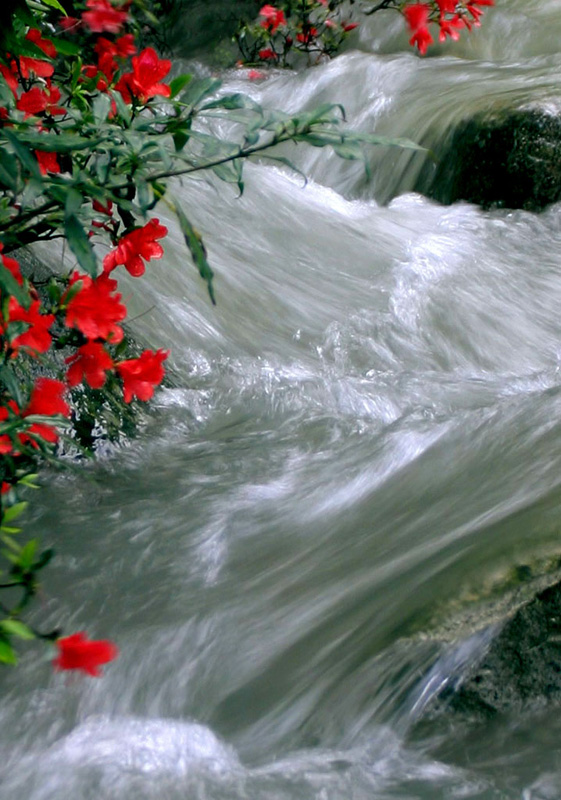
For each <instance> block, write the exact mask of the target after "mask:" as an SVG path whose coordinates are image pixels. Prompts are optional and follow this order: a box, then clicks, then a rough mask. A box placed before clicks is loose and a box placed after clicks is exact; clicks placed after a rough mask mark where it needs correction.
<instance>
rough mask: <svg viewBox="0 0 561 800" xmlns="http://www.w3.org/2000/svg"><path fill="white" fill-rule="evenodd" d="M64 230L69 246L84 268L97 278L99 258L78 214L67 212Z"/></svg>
mask: <svg viewBox="0 0 561 800" xmlns="http://www.w3.org/2000/svg"><path fill="white" fill-rule="evenodd" d="M64 232H65V235H66V239H67V241H68V246H69V247H70V249H71V250H72V252H73V253H74V255H75V256H76V259H77V261H78V264H79V265H80V266H81V267H82V269H83V270H84V271H85V272H87V273H88V275H91V276H92V278H95V277H96V275H97V260H96V257H95V253H94V251H93V248H92V246H91V244H90V240H89V239H88V236H87V234H86V231H85V230H84V228H83V227H82V223H81V222H80V220H79V219H78V217H77V216H76V214H72V213H71V214H65V216H64Z"/></svg>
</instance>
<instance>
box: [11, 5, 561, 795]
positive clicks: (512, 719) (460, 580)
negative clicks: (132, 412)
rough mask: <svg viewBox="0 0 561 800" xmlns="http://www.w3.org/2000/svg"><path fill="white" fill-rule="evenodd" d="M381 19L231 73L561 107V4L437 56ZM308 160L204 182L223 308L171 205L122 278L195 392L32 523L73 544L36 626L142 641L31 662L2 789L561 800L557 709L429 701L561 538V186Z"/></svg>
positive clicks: (448, 119) (397, 131)
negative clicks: (137, 263)
mask: <svg viewBox="0 0 561 800" xmlns="http://www.w3.org/2000/svg"><path fill="white" fill-rule="evenodd" d="M377 16H378V15H375V16H374V17H371V18H369V20H368V21H367V22H365V24H364V25H363V27H362V29H361V31H360V34H357V35H356V39H355V40H354V43H353V44H354V46H355V47H356V49H349V50H348V51H347V52H345V53H343V54H342V55H340V56H339V57H337V58H335V59H334V60H333V61H331V62H330V63H328V64H325V65H323V66H319V67H316V68H314V69H309V70H306V71H304V72H300V73H295V74H292V73H272V74H271V76H270V77H269V78H268V79H267V80H265V81H263V82H262V83H248V82H247V80H246V79H245V78H244V77H243V76H242V74H241V73H240V72H236V71H234V72H232V73H226V75H225V76H224V78H225V89H224V90H225V91H246V92H249V93H251V94H252V96H254V97H255V98H256V99H257V100H258V101H259V102H261V103H263V104H265V105H269V106H274V107H278V108H284V109H286V110H288V111H296V110H298V109H301V108H312V107H314V105H317V104H319V103H320V102H325V101H331V102H342V103H343V104H344V105H345V107H346V110H347V114H348V117H349V120H350V123H351V125H354V126H355V127H358V128H361V129H363V130H376V131H377V132H379V133H383V134H385V135H393V136H404V137H407V138H410V139H414V140H416V141H421V142H422V143H423V144H425V145H427V146H432V145H434V144H435V143H436V142H437V141H438V139H439V137H440V136H441V135H442V134H443V133H444V132H445V131H446V130H447V129H448V128H449V127H450V126H453V125H454V123H457V122H459V121H460V120H462V119H464V118H466V116H469V115H470V114H472V113H478V112H480V111H482V110H485V109H487V108H489V107H492V106H493V105H494V104H498V105H502V106H504V105H505V104H511V105H512V106H515V107H521V106H525V105H526V106H527V105H531V104H534V103H537V104H539V105H540V106H541V107H546V108H547V109H549V111H550V112H551V111H558V110H559V108H560V107H561V105H560V104H561V80H560V74H561V69H560V67H561V53H560V50H559V42H560V41H561V14H560V13H559V9H558V2H557V0H551V1H550V2H546V0H540V2H537V0H533V2H532V0H503V2H497V7H496V8H495V9H489V10H488V12H487V13H486V19H485V20H484V23H483V25H482V28H481V30H479V31H477V32H475V33H474V34H473V35H471V36H466V37H464V41H462V42H459V43H453V44H451V45H450V46H448V47H447V48H446V49H445V50H444V49H442V50H440V51H438V54H437V55H435V56H434V57H430V58H425V59H419V58H418V56H417V55H416V54H414V53H412V52H411V51H410V48H409V47H408V45H407V42H406V38H405V34H404V33H403V32H402V31H401V29H400V28H399V25H400V24H401V23H400V21H399V20H398V19H397V18H396V19H395V20H394V18H393V17H392V18H391V19H390V18H389V17H388V18H387V19H388V22H387V24H381V22H380V20H378V21H376V17H377ZM398 23H399V24H398ZM215 124H217V123H215ZM287 152H288V154H289V155H290V157H291V158H293V159H294V160H295V161H296V163H297V164H298V166H299V167H300V168H301V169H302V170H303V171H305V172H306V173H307V174H308V175H309V176H310V180H309V181H308V183H307V184H306V185H304V184H303V181H302V179H301V177H300V176H298V175H297V174H294V173H290V172H289V171H287V170H285V169H280V168H278V167H275V166H271V165H267V164H266V163H260V164H251V165H248V166H247V169H246V189H245V192H244V194H243V196H242V197H237V196H236V192H235V191H234V189H233V188H232V187H230V186H226V185H224V184H219V183H217V182H214V181H210V182H209V181H206V180H198V181H189V182H187V181H184V183H183V184H182V185H181V186H178V187H177V189H176V192H177V195H178V197H179V199H180V202H181V203H182V204H183V205H184V207H185V210H186V212H187V213H188V214H189V216H190V217H191V218H192V220H193V222H194V224H195V225H196V226H197V228H198V229H199V230H200V231H201V232H202V234H203V235H204V238H205V242H206V244H207V247H208V251H209V258H210V261H211V263H212V266H213V268H214V270H215V272H216V283H215V287H216V294H217V300H218V305H217V307H216V308H214V307H212V305H211V304H210V302H209V299H208V296H207V295H206V289H205V286H204V284H203V283H202V282H201V281H200V279H199V278H198V276H197V275H196V271H195V269H194V267H193V265H192V263H191V261H190V259H189V258H188V256H187V255H186V251H185V248H184V245H183V244H182V241H181V236H180V234H179V231H178V229H177V226H176V225H175V224H174V223H173V221H172V220H171V219H170V220H166V224H168V225H169V227H170V235H169V237H168V240H167V245H166V255H165V258H164V259H163V260H162V261H158V262H153V263H151V264H150V265H149V267H148V269H147V275H146V276H145V278H144V279H143V280H141V281H138V282H135V281H132V280H130V281H129V282H128V283H127V284H126V287H125V288H124V289H123V293H124V294H125V295H127V296H128V295H129V294H130V295H131V300H130V307H131V316H133V317H135V316H136V317H137V319H136V321H135V322H134V323H133V326H132V330H133V332H134V334H135V335H136V336H137V337H138V338H139V340H140V341H144V342H145V343H146V344H147V345H148V346H151V347H164V348H169V349H170V350H171V356H170V362H171V385H170V386H169V387H168V388H165V389H163V390H161V391H160V392H159V393H158V394H157V398H156V400H155V402H154V404H153V408H152V409H151V410H150V411H149V413H148V414H147V418H146V422H145V425H144V426H143V428H142V430H141V432H140V435H139V436H138V437H137V438H136V439H135V440H134V441H131V442H130V443H128V444H127V445H126V446H125V447H123V448H120V449H118V450H116V451H115V450H112V451H108V452H106V453H104V452H102V453H101V454H100V458H99V460H98V461H97V463H95V464H93V465H90V466H85V467H84V468H83V469H81V470H79V471H77V472H75V473H72V474H70V475H53V476H49V478H48V481H46V484H47V485H46V487H45V488H44V489H42V490H41V492H40V493H38V497H37V498H34V503H33V512H32V514H33V518H32V520H31V522H30V525H29V530H30V532H32V533H34V534H37V535H40V536H41V537H42V540H43V542H45V543H46V544H47V543H48V544H54V545H55V546H56V550H57V558H56V559H55V561H54V562H53V565H52V566H50V567H49V569H48V570H47V571H46V572H45V576H44V579H45V586H44V593H43V595H42V598H41V599H40V601H39V603H38V606H40V608H38V609H37V612H36V614H37V619H40V620H41V624H42V625H43V626H44V627H45V628H47V627H48V626H49V625H51V626H55V625H59V624H62V625H63V627H64V629H65V630H69V631H71V630H81V629H87V630H88V632H89V633H90V635H92V636H97V637H108V638H111V639H113V640H115V641H116V642H117V643H118V645H119V647H120V650H121V655H120V658H119V659H118V660H117V661H115V662H114V663H113V664H111V665H110V666H108V668H107V669H106V674H105V676H104V677H103V678H102V679H99V680H90V679H72V680H69V679H67V678H66V677H65V676H62V675H60V674H53V672H52V668H51V665H50V663H49V661H48V660H43V661H37V654H36V651H35V650H33V652H31V648H30V650H29V653H28V654H26V655H24V657H23V659H22V662H21V665H20V667H19V668H18V669H17V670H15V671H8V670H6V671H4V672H3V673H2V675H1V682H2V696H3V701H2V704H1V706H0V747H1V752H2V759H1V761H2V763H1V765H0V798H1V800H15V798H20V800H59V798H60V799H62V798H72V800H86V799H89V798H94V797H95V798H96V800H101V798H103V800H106V799H107V800H112V799H113V798H119V800H138V799H142V800H144V798H146V800H152V799H154V800H156V798H157V800H351V798H352V800H386V798H400V799H401V800H406V798H407V800H409V799H410V798H411V799H414V800H417V798H418V799H419V800H421V799H422V800H434V798H484V799H485V800H499V799H503V798H504V800H513V799H514V798H522V800H542V799H543V800H546V798H547V799H548V800H552V799H553V798H555V799H557V798H559V797H561V750H560V746H559V741H560V734H561V722H560V715H559V711H558V707H555V706H550V705H545V706H542V707H539V708H536V709H534V710H532V711H528V712H527V713H523V714H512V715H508V714H506V715H503V716H501V718H500V719H498V718H497V719H495V720H491V721H488V722H487V723H485V724H481V723H477V724H476V723H474V722H473V721H472V720H469V719H464V718H462V717H461V716H456V717H453V718H452V717H451V716H448V715H447V714H446V713H445V712H444V713H443V714H441V715H440V717H436V718H435V719H434V720H433V721H432V723H431V724H430V725H429V724H425V725H424V726H423V725H422V724H420V723H421V722H422V719H423V715H424V714H425V713H426V712H427V709H429V708H430V705H431V701H432V700H433V699H434V698H435V697H436V696H437V695H438V693H439V691H440V690H441V689H442V687H443V686H445V685H447V684H448V683H449V681H450V680H451V678H452V677H453V676H454V675H457V674H459V673H461V670H462V669H463V668H464V667H465V665H468V664H469V663H470V661H471V660H473V659H474V658H476V657H477V656H478V654H479V653H480V652H481V651H482V649H483V648H484V647H485V646H486V645H487V643H488V639H489V637H492V635H493V628H492V626H491V627H490V626H489V625H487V626H483V627H481V626H479V627H478V626H477V625H473V626H470V624H469V620H470V618H471V617H473V616H477V614H476V612H475V611H473V609H475V608H478V609H481V607H483V608H484V607H485V602H484V601H488V602H491V600H490V598H496V597H497V595H500V593H501V591H502V590H501V587H504V586H506V585H507V583H508V576H509V575H511V574H512V572H513V570H516V569H517V568H518V567H520V565H524V564H529V563H530V564H534V563H538V562H539V563H542V564H543V563H548V559H549V560H551V559H555V558H557V557H558V555H559V553H560V551H561V539H560V533H561V391H560V384H561V378H560V356H561V315H560V312H559V309H560V308H561V205H553V206H551V207H549V208H548V209H546V210H545V211H544V212H542V213H540V214H535V213H528V212H524V211H508V210H490V211H484V210H481V209H480V208H478V207H477V206H475V205H470V204H467V203H462V202H458V203H455V204H453V205H451V206H441V205H439V204H437V203H435V202H432V201H430V200H427V199H426V198H424V197H422V196H421V195H420V194H416V193H414V192H413V191H412V189H413V188H414V186H415V181H416V179H417V176H418V173H419V170H420V169H421V167H422V164H423V163H424V156H423V155H419V154H414V153H412V152H411V151H407V152H405V151H398V150H392V149H373V150H372V151H371V153H369V155H368V158H369V161H370V167H371V172H372V178H371V180H370V181H367V180H366V179H365V176H364V170H363V166H362V165H360V164H358V163H353V162H348V161H341V160H339V159H337V157H336V156H335V155H334V154H332V153H330V152H328V151H327V150H315V149H305V148H304V147H303V146H298V148H292V149H290V148H289V149H288V151H287ZM159 213H160V212H159ZM162 216H163V215H162V213H160V217H162ZM497 587H498V588H497ZM477 613H480V612H477ZM481 613H482V612H481ZM470 615H471V616H470Z"/></svg>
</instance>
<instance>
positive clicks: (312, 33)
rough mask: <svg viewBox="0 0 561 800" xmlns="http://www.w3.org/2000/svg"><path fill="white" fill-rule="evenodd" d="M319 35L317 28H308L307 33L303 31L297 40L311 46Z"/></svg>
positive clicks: (297, 36)
mask: <svg viewBox="0 0 561 800" xmlns="http://www.w3.org/2000/svg"><path fill="white" fill-rule="evenodd" d="M317 35H318V30H317V28H314V27H313V26H312V27H311V28H309V27H307V28H306V30H305V31H302V33H298V34H297V35H296V40H297V41H298V42H301V43H302V44H311V43H312V42H313V40H314V38H315V37H316V36H317Z"/></svg>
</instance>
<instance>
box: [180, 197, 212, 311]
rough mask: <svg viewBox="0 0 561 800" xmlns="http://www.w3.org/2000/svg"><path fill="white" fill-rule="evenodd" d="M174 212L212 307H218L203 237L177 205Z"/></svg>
mask: <svg viewBox="0 0 561 800" xmlns="http://www.w3.org/2000/svg"><path fill="white" fill-rule="evenodd" d="M174 211H175V214H176V216H177V220H178V222H179V225H180V227H181V232H182V233H183V236H184V238H185V244H186V245H187V247H188V248H189V250H190V252H191V255H192V256H193V261H194V262H195V265H196V266H197V267H198V270H199V274H200V276H201V278H202V279H203V280H205V281H206V284H207V288H208V293H209V296H210V299H211V301H212V305H213V306H215V305H216V299H215V297H214V288H213V286H212V279H213V277H214V273H213V271H212V270H211V268H210V265H209V263H208V261H207V258H206V250H205V246H204V244H203V241H202V238H201V235H200V233H199V232H198V231H196V230H195V229H194V228H193V226H192V225H191V223H190V222H189V220H188V219H187V217H186V216H185V214H184V213H183V210H182V209H181V208H180V207H179V205H178V204H177V203H174Z"/></svg>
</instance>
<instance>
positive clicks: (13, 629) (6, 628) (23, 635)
mask: <svg viewBox="0 0 561 800" xmlns="http://www.w3.org/2000/svg"><path fill="white" fill-rule="evenodd" d="M0 630H1V631H2V632H3V633H5V634H7V635H8V636H17V637H18V638H19V639H27V640H28V641H29V640H30V639H35V634H34V633H33V631H32V630H31V629H30V628H28V627H27V625H25V624H24V623H23V622H20V621H19V620H18V619H3V620H2V621H0Z"/></svg>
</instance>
